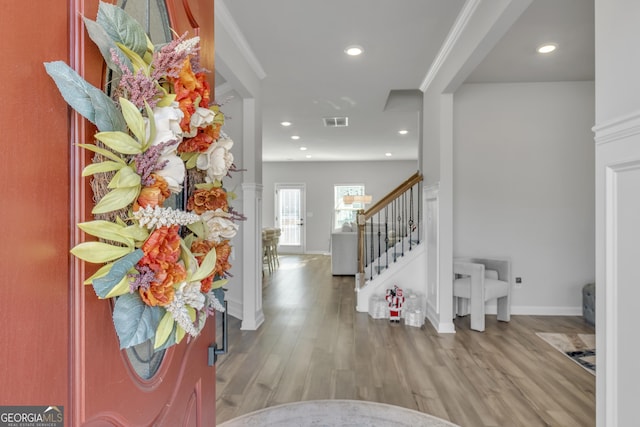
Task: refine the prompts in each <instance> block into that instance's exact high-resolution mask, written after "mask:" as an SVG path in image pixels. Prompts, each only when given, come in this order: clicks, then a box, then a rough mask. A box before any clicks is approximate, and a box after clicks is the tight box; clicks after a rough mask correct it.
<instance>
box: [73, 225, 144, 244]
mask: <svg viewBox="0 0 640 427" xmlns="http://www.w3.org/2000/svg"><path fill="white" fill-rule="evenodd" d="M78 228H80V229H81V230H82V231H84V232H85V233H87V234H90V235H92V236H96V237H97V238H99V239H105V240H111V241H114V242H119V243H123V244H125V245H127V246H129V247H132V246H133V243H134V242H133V239H131V238H130V237H127V236H125V235H124V234H123V231H124V229H123V227H122V226H121V225H118V224H115V223H113V222H111V221H103V220H95V221H89V222H81V223H78Z"/></svg>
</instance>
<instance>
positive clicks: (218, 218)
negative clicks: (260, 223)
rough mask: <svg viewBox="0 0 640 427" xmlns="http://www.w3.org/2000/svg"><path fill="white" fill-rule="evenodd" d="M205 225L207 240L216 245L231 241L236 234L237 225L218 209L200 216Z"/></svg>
mask: <svg viewBox="0 0 640 427" xmlns="http://www.w3.org/2000/svg"><path fill="white" fill-rule="evenodd" d="M200 217H201V218H202V220H203V221H204V223H205V224H206V225H207V240H211V241H213V242H215V243H216V244H218V243H220V242H222V241H223V240H229V239H232V238H233V237H234V236H235V235H236V234H237V233H238V225H237V224H235V223H234V222H233V221H231V220H230V219H228V217H229V214H228V213H226V212H224V211H223V210H222V209H220V208H218V209H216V210H215V211H206V212H204V213H203V214H202V215H200Z"/></svg>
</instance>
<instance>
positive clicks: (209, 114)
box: [184, 107, 216, 138]
mask: <svg viewBox="0 0 640 427" xmlns="http://www.w3.org/2000/svg"><path fill="white" fill-rule="evenodd" d="M215 116H216V114H215V113H214V112H213V111H211V110H210V109H208V108H202V107H197V108H196V111H195V112H194V113H193V114H192V115H191V121H190V122H189V132H187V133H186V134H185V135H184V136H185V138H193V137H194V136H196V134H197V133H198V128H205V127H207V126H209V125H210V124H211V123H213V118H214V117H215Z"/></svg>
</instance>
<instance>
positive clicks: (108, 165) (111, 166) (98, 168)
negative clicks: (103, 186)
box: [82, 160, 124, 176]
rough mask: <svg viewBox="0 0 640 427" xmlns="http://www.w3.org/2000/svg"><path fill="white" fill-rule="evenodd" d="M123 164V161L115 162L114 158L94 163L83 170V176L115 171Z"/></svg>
mask: <svg viewBox="0 0 640 427" xmlns="http://www.w3.org/2000/svg"><path fill="white" fill-rule="evenodd" d="M122 166H124V165H123V164H122V163H120V162H114V161H112V160H107V161H104V162H100V163H92V164H90V165H88V166H86V167H85V168H84V169H83V170H82V176H90V175H95V174H97V173H103V172H113V171H117V170H119V169H120V168H121V167H122Z"/></svg>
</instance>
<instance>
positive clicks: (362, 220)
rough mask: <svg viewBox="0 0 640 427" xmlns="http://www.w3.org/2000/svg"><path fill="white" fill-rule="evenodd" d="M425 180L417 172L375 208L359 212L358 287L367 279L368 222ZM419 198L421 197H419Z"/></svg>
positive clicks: (381, 200) (375, 205)
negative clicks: (365, 275)
mask: <svg viewBox="0 0 640 427" xmlns="http://www.w3.org/2000/svg"><path fill="white" fill-rule="evenodd" d="M422 180H423V176H422V174H421V173H420V171H417V172H416V173H415V174H413V175H411V176H410V177H409V178H408V179H407V180H406V181H404V182H403V183H402V184H400V185H399V186H397V187H396V188H394V189H393V190H391V191H390V192H389V193H388V194H387V195H386V196H384V197H383V198H382V199H380V200H379V201H378V202H376V203H375V204H374V205H373V206H371V207H370V208H369V209H367V210H366V211H365V210H363V209H360V210H359V211H358V258H357V262H358V273H359V274H358V276H359V281H358V283H357V285H356V286H357V287H358V288H361V287H362V286H363V285H364V282H365V277H364V253H365V248H364V227H365V224H366V222H367V221H368V220H369V219H371V218H372V217H373V216H374V215H375V214H377V213H378V212H380V211H381V210H382V209H384V208H385V207H386V206H388V205H389V204H390V203H391V202H393V201H394V200H396V199H397V198H399V197H400V196H402V194H404V193H405V192H406V191H408V190H409V189H411V188H412V187H413V186H414V185H416V184H417V183H419V182H421V181H422ZM418 197H421V196H420V195H418Z"/></svg>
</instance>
